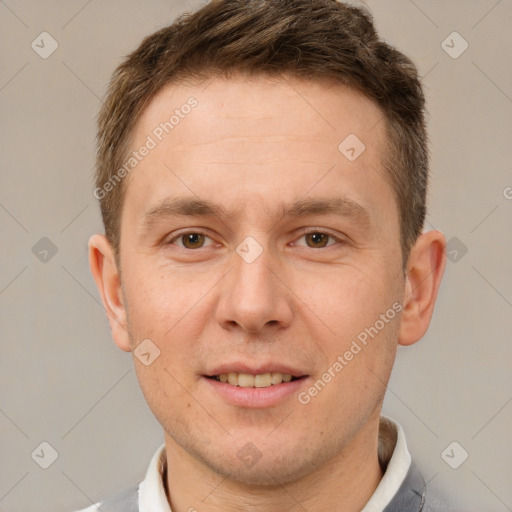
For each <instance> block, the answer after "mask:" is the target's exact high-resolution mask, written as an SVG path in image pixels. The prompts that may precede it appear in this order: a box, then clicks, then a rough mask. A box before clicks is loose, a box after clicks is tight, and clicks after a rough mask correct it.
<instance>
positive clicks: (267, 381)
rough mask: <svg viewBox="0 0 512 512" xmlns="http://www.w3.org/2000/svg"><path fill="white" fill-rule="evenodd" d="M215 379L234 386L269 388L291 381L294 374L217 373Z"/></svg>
mask: <svg viewBox="0 0 512 512" xmlns="http://www.w3.org/2000/svg"><path fill="white" fill-rule="evenodd" d="M215 379H216V380H218V381H219V382H224V383H226V382H227V383H229V384H231V385H232V386H240V387H242V388H253V387H257V388H267V387H269V386H272V385H276V384H281V383H283V382H290V381H291V380H292V376H291V375H290V374H289V373H278V372H276V373H260V374H259V375H251V374H249V373H235V372H230V373H221V374H220V375H216V376H215Z"/></svg>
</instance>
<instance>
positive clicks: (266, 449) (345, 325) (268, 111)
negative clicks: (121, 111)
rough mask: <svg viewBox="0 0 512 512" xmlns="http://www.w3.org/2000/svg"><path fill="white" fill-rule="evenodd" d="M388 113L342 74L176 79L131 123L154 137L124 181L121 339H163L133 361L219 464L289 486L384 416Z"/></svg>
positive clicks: (396, 239)
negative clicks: (320, 78) (335, 82)
mask: <svg viewBox="0 0 512 512" xmlns="http://www.w3.org/2000/svg"><path fill="white" fill-rule="evenodd" d="M190 97H194V98H195V100H196V103H195V105H194V106H193V107H192V108H190V109H189V108H183V105H186V104H187V100H189V98H190ZM189 104H190V101H189ZM177 109H178V111H179V112H180V113H181V115H178V117H179V121H178V122H176V123H175V125H174V126H173V128H172V130H169V133H166V132H165V131H164V132H162V128H161V125H160V123H163V122H164V121H166V120H167V121H168V120H169V118H170V115H172V113H173V112H174V111H176V110H177ZM185 112H188V113H186V114H185ZM381 118H382V114H381V112H380V110H379V109H378V107H377V106H376V105H374V103H373V102H372V101H370V100H368V99H367V98H365V97H364V96H362V95H360V94H359V93H357V92H355V91H352V90H350V89H347V88H343V87H340V86H329V85H326V84H319V83H314V84H313V83H307V82H304V81H295V80H291V79H287V80H283V79H281V80H270V79H266V78H251V79H242V78H240V79H230V80H227V79H216V80H214V81H213V82H211V83H209V85H207V84H200V85H197V86H190V85H187V86H185V85H172V86H168V87H166V88H165V89H163V90H162V91H161V92H160V93H159V95H158V96H157V97H156V98H155V99H154V100H153V101H152V102H151V104H150V105H149V107H148V108H147V110H146V111H145V112H144V114H143V116H142V117H141V119H140V120H139V122H138V124H137V127H136V130H135V133H134V139H133V149H136V148H140V147H141V146H143V145H144V144H146V143H147V140H148V136H151V138H152V140H153V141H154V142H155V143H156V145H155V147H154V148H152V149H151V150H150V151H149V153H148V154H147V156H145V157H144V158H143V159H141V161H140V162H139V163H138V164H137V167H136V169H135V170H134V171H132V172H131V174H130V175H129V177H128V178H126V179H127V182H126V183H125V185H126V196H125V199H124V206H123V212H122V218H121V244H120V261H121V263H120V266H121V275H122V281H121V285H122V303H123V306H124V309H125V311H126V321H127V331H128V334H129V337H127V338H126V339H128V340H129V344H130V347H129V348H131V349H135V348H136V347H137V346H138V345H139V344H140V343H142V342H143V340H151V341H150V342H147V341H146V342H145V343H146V345H142V346H141V347H146V348H147V347H151V349H150V350H149V352H150V353H153V351H154V353H157V352H158V350H159V351H160V355H159V357H158V358H156V359H155V360H154V361H153V362H152V363H151V364H149V365H145V364H141V362H140V361H139V360H138V359H137V358H136V359H135V365H136V369H137V375H138V379H139V381H140V384H141V387H142V390H143V392H144V394H145V397H146V399H147V401H148V404H149V406H150V408H151V409H152V411H153V413H154V414H155V416H156V418H157V419H158V420H159V422H160V423H161V424H162V426H163V428H164V430H165V435H166V441H167V443H168V444H173V445H175V446H177V447H180V449H182V450H184V452H186V453H188V454H190V455H191V456H192V457H193V458H194V459H195V460H196V461H198V462H199V463H201V464H202V465H204V466H205V467H208V468H211V469H212V470H214V471H215V472H217V473H220V474H224V475H228V474H231V475H234V474H236V478H237V479H239V480H240V481H242V482H247V483H260V484H264V483H275V482H281V483H285V482H287V481H291V480H293V479H295V478H298V477H300V476H302V475H305V474H307V473H308V472H310V471H311V470H312V469H313V468H315V467H319V466H320V465H322V464H325V463H326V461H328V460H330V459H331V458H332V457H333V454H338V453H341V451H342V450H343V449H345V448H347V447H348V446H349V445H350V444H351V443H352V442H353V441H354V439H356V438H357V436H358V435H359V433H360V432H362V431H363V430H364V428H365V425H367V424H368V422H370V421H372V420H373V421H377V418H378V416H379V413H380V406H381V403H382V399H383V394H384V389H385V384H384V383H387V381H388V378H389V374H390V371H391V367H392V364H393V361H394V356H395V352H396V345H397V332H398V325H399V318H400V314H399V309H400V307H399V304H400V303H401V301H402V300H403V295H404V278H403V275H402V261H401V256H400V229H399V216H398V208H397V205H396V201H395V198H394V196H393V191H392V189H391V188H390V186H389V184H388V183H387V181H386V180H385V179H384V170H383V169H382V165H381V160H382V156H383V151H384V150H385V148H386V136H385V132H384V126H383V125H384V123H382V122H379V120H381ZM174 121H176V119H175V120H174ZM159 126H160V130H158V129H157V128H158V127H159ZM155 134H159V135H160V137H157V135H155ZM351 134H352V135H351ZM354 135H355V136H356V137H357V139H356V138H354ZM348 136H350V138H349V139H348V141H347V142H346V143H345V144H342V145H341V150H340V149H339V146H340V143H342V142H343V141H344V140H345V139H346V138H347V137H348ZM159 138H161V140H159ZM358 139H359V141H358ZM362 144H364V151H362V152H361V149H362V148H363V146H362ZM351 148H353V149H351ZM393 304H395V307H393ZM390 310H394V311H392V313H393V314H392V313H391V312H390ZM364 333H366V340H365V342H363V340H364V339H365V334H364ZM369 333H371V335H370V334H369ZM116 341H117V342H118V344H119V345H120V346H122V347H123V348H128V347H125V346H124V344H126V343H127V342H126V341H125V340H124V339H123V336H122V335H118V336H117V339H116ZM148 343H150V344H149V345H147V344H148ZM357 347H358V348H357ZM145 352H148V351H147V350H146V349H145ZM146 358H147V359H148V360H149V359H152V357H151V356H146ZM225 374H232V375H230V376H229V377H228V378H229V381H228V382H222V381H224V380H225V379H226V377H225V376H224V375H225ZM239 374H242V375H241V376H240V375H239ZM265 374H270V375H265ZM277 374H289V375H292V376H293V378H292V380H291V381H290V382H282V378H280V377H279V375H277ZM327 374H329V375H330V378H329V376H326V375H327ZM254 375H264V376H258V377H256V378H254V377H253V376H254ZM214 376H218V379H220V380H217V379H216V378H215V377H214ZM237 379H238V383H239V385H238V386H235V385H233V383H236V382H237ZM272 379H275V382H276V384H272V385H269V384H270V383H271V381H272ZM284 379H285V381H286V380H288V379H289V377H284ZM319 381H320V383H319ZM230 382H231V383H230ZM315 383H316V384H315ZM245 386H249V387H245ZM259 386H261V387H259ZM315 390H316V391H315ZM374 433H375V432H374ZM260 456H261V460H262V461H264V462H265V463H264V464H262V463H259V464H258V463H257V462H256V463H253V462H251V457H253V459H252V460H256V459H258V457H260Z"/></svg>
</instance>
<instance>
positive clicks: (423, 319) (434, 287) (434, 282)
mask: <svg viewBox="0 0 512 512" xmlns="http://www.w3.org/2000/svg"><path fill="white" fill-rule="evenodd" d="M445 248H446V239H445V237H444V235H443V234H442V233H441V232H440V231H437V230H432V231H428V232H426V233H423V234H422V235H420V236H419V237H418V239H417V240H416V243H415V244H414V246H413V248H412V249H411V253H410V256H409V261H408V264H407V276H406V285H405V287H406V288H405V294H404V295H405V298H404V303H403V310H402V318H401V322H400V331H399V336H398V343H399V344H400V345H412V344H413V343H416V342H417V341H418V340H420V339H421V338H422V337H423V336H424V335H425V333H426V332H427V329H428V326H429V324H430V320H431V318H432V313H433V311H434V305H435V302H436V298H437V292H438V291H439V286H440V284H441V278H442V277H443V273H444V269H445V265H446V254H445Z"/></svg>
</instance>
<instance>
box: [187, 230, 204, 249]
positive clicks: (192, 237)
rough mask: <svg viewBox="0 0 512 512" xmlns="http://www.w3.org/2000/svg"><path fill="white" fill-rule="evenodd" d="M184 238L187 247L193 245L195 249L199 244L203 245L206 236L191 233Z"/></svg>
mask: <svg viewBox="0 0 512 512" xmlns="http://www.w3.org/2000/svg"><path fill="white" fill-rule="evenodd" d="M184 238H185V240H184V245H185V247H189V246H190V245H192V248H194V247H195V246H196V245H197V244H199V245H201V242H202V241H203V238H204V235H202V234H201V233H189V234H188V235H185V237H184Z"/></svg>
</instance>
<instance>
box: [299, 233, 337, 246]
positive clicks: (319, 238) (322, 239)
mask: <svg viewBox="0 0 512 512" xmlns="http://www.w3.org/2000/svg"><path fill="white" fill-rule="evenodd" d="M301 238H304V239H305V240H306V245H307V247H309V248H311V249H323V248H324V247H329V246H331V245H334V244H335V243H336V242H341V240H340V239H339V238H337V237H335V236H334V235H331V234H329V233H325V232H323V231H308V232H306V233H303V234H302V236H301V237H300V238H299V240H300V239H301ZM329 238H330V239H332V240H333V243H331V244H328V241H329ZM294 245H302V244H295V243H294Z"/></svg>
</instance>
